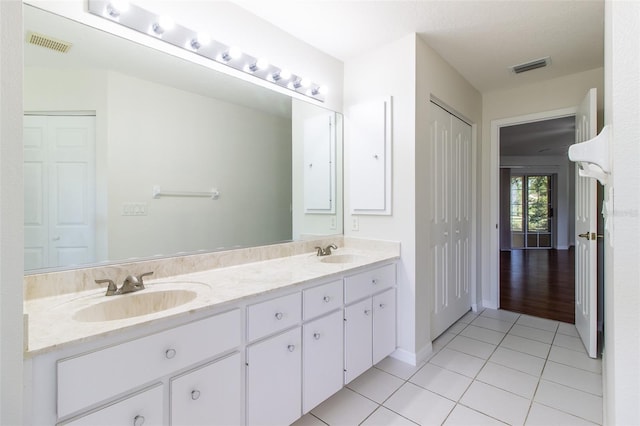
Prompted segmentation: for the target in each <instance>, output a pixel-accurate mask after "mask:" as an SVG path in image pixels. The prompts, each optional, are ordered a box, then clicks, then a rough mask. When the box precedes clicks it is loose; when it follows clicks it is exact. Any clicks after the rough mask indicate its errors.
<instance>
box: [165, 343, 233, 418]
mask: <svg viewBox="0 0 640 426" xmlns="http://www.w3.org/2000/svg"><path fill="white" fill-rule="evenodd" d="M241 382H242V364H241V360H240V353H238V352H236V353H235V354H232V355H230V356H228V357H226V358H223V359H221V360H218V361H216V362H213V363H211V364H207V365H205V366H204V367H200V368H198V369H196V370H192V371H190V372H188V373H186V374H184V375H182V376H178V377H174V378H173V379H171V387H170V394H171V398H170V399H171V410H170V413H171V422H170V423H171V424H172V425H176V426H177V425H189V426H196V425H203V426H217V425H219V426H226V425H239V424H240V422H241V419H242V408H243V404H242V386H241Z"/></svg>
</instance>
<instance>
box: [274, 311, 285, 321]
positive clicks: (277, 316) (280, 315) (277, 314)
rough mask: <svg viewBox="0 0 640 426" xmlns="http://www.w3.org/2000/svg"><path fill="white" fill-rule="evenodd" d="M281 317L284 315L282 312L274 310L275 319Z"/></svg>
mask: <svg viewBox="0 0 640 426" xmlns="http://www.w3.org/2000/svg"><path fill="white" fill-rule="evenodd" d="M282 317H284V314H283V313H282V312H276V319H277V320H281V319H282Z"/></svg>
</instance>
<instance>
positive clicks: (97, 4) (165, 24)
mask: <svg viewBox="0 0 640 426" xmlns="http://www.w3.org/2000/svg"><path fill="white" fill-rule="evenodd" d="M88 2H89V12H90V13H92V14H94V15H96V16H99V17H101V18H104V19H107V20H109V21H112V22H115V23H117V24H120V25H122V26H124V27H127V28H130V29H132V30H135V31H138V32H141V33H144V34H148V35H151V36H153V37H155V38H156V39H159V40H162V41H164V42H166V43H169V44H172V45H174V46H177V47H180V48H182V49H185V50H188V51H190V52H191V53H195V54H197V55H199V56H202V57H205V58H207V59H210V60H213V61H216V62H219V63H221V64H224V65H226V66H228V67H231V68H233V69H236V70H238V71H242V72H245V73H248V74H251V75H252V76H254V77H256V78H260V79H262V80H265V81H269V82H271V83H274V84H276V85H278V86H280V87H283V88H287V89H289V90H293V91H295V92H297V93H299V94H302V95H305V96H308V97H310V98H313V99H315V100H318V101H320V102H324V100H325V94H326V87H325V86H320V85H318V84H315V83H312V82H311V81H310V80H309V79H307V78H302V77H301V76H297V75H294V74H292V73H291V72H289V71H288V70H286V69H284V68H280V67H277V66H274V65H272V64H270V63H269V62H268V61H267V60H265V59H263V58H258V57H253V56H251V55H248V54H247V53H244V52H242V51H241V50H240V49H238V48H237V47H235V46H229V45H226V44H223V43H220V42H219V41H217V40H212V39H211V36H210V35H208V34H206V33H202V32H197V31H193V30H191V29H189V28H186V27H183V26H181V25H178V24H176V23H175V22H173V20H172V19H171V18H170V17H167V16H158V15H157V14H154V13H152V12H150V11H148V10H146V9H143V8H141V7H139V6H136V5H133V4H130V3H129V2H128V1H126V0H88Z"/></svg>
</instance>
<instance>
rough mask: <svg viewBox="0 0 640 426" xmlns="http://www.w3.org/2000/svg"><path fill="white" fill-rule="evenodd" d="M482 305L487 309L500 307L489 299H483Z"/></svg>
mask: <svg viewBox="0 0 640 426" xmlns="http://www.w3.org/2000/svg"><path fill="white" fill-rule="evenodd" d="M482 306H483V307H484V308H486V309H498V304H497V303H493V302H490V301H489V300H483V301H482Z"/></svg>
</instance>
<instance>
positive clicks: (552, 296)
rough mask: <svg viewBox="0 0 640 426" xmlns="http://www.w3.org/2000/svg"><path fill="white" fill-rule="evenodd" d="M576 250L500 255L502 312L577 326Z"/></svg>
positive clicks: (502, 253) (506, 253) (535, 251)
mask: <svg viewBox="0 0 640 426" xmlns="http://www.w3.org/2000/svg"><path fill="white" fill-rule="evenodd" d="M574 280H575V263H574V250H573V249H569V250H512V251H502V252H500V308H501V309H506V310H509V311H513V312H518V313H522V314H528V315H534V316H537V317H542V318H549V319H553V320H558V321H564V322H568V323H572V324H573V323H574V322H575V306H574V300H575V281H574Z"/></svg>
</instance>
